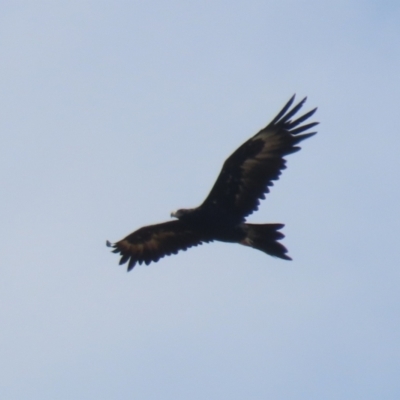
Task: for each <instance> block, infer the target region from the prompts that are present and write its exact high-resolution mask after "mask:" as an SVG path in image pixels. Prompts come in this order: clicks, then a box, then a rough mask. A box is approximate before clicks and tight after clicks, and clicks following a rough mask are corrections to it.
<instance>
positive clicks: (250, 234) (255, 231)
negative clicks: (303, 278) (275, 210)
mask: <svg viewBox="0 0 400 400" xmlns="http://www.w3.org/2000/svg"><path fill="white" fill-rule="evenodd" d="M284 226H285V225H284V224H263V225H260V224H243V225H242V228H243V231H244V232H245V233H246V237H245V238H244V239H243V240H242V241H241V242H240V244H243V245H245V246H250V247H252V248H253V249H257V250H261V251H263V252H264V253H267V254H269V255H270V256H273V257H278V258H283V259H284V260H291V258H290V257H289V256H288V255H287V254H286V253H287V252H288V251H287V249H286V247H285V246H284V245H283V244H281V243H279V242H278V240H280V239H283V238H284V237H285V235H284V234H283V233H282V232H280V231H279V229H282V228H283V227H284Z"/></svg>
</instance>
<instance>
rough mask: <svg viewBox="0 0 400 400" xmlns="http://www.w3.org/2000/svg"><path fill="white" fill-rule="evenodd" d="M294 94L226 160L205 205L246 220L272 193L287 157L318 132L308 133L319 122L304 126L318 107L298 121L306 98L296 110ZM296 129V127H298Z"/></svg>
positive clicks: (203, 205)
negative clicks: (298, 115)
mask: <svg viewBox="0 0 400 400" xmlns="http://www.w3.org/2000/svg"><path fill="white" fill-rule="evenodd" d="M294 99H295V96H293V97H292V98H291V99H290V100H289V101H288V102H287V103H286V104H285V106H284V107H283V109H282V110H281V111H280V112H279V113H278V115H277V116H276V117H275V118H274V119H273V120H272V121H271V122H270V123H269V124H268V125H267V126H266V127H265V128H264V129H262V130H261V131H260V132H258V133H257V134H256V135H254V136H253V137H252V138H250V139H249V140H248V141H247V142H245V143H244V144H243V145H241V146H240V147H239V148H238V149H237V150H236V151H235V152H234V153H233V154H232V155H231V156H230V157H229V158H228V159H227V160H226V161H225V163H224V165H223V167H222V170H221V173H220V175H219V176H218V178H217V181H216V182H215V184H214V186H213V188H212V189H211V192H210V194H209V195H208V197H207V198H206V199H205V201H204V202H203V204H202V206H201V207H203V208H215V209H219V210H221V212H224V213H228V214H230V215H231V216H232V217H235V218H237V219H239V220H243V219H244V218H245V217H246V216H247V215H249V214H251V213H252V212H254V211H256V210H257V209H258V206H259V203H260V200H261V199H264V198H265V194H266V193H269V187H271V186H273V181H275V180H278V179H279V176H280V175H281V173H282V170H283V169H285V168H286V160H285V159H284V156H286V155H288V154H291V153H294V152H296V151H298V150H300V147H298V146H296V145H297V144H298V143H300V142H301V141H303V140H305V139H307V138H309V137H311V136H312V135H314V134H315V133H316V132H306V133H304V134H302V135H299V133H302V132H305V131H308V130H309V129H311V128H312V127H314V126H315V125H317V124H318V122H311V123H308V124H306V125H301V124H302V123H303V122H304V121H306V120H308V118H310V117H311V116H312V115H313V114H314V113H315V111H316V108H315V109H313V110H311V111H309V112H307V113H306V114H304V115H302V116H300V117H299V118H297V119H295V120H293V121H292V120H291V118H292V117H294V115H295V114H296V113H297V112H298V111H299V110H300V109H301V107H302V106H303V105H304V103H305V101H306V99H307V98H304V99H303V100H302V101H300V102H299V103H298V104H297V105H296V106H294V107H293V108H292V109H290V108H291V107H292V104H293V102H294ZM295 128H296V129H295Z"/></svg>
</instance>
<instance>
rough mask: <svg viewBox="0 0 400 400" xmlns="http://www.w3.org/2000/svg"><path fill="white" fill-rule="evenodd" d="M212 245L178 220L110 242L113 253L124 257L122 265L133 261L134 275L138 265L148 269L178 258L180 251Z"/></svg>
mask: <svg viewBox="0 0 400 400" xmlns="http://www.w3.org/2000/svg"><path fill="white" fill-rule="evenodd" d="M209 241H211V240H207V238H204V237H202V235H201V234H200V233H199V232H196V231H195V230H193V229H192V228H190V227H189V226H187V225H186V224H185V223H183V222H181V221H179V220H177V221H170V222H164V223H162V224H157V225H149V226H145V227H143V228H140V229H138V230H137V231H135V232H133V233H131V234H130V235H128V236H127V237H126V238H124V239H122V240H120V241H119V242H116V243H114V244H111V243H110V242H108V241H107V246H109V247H113V248H114V250H113V253H119V254H121V260H120V262H119V263H120V264H124V263H126V262H127V261H128V260H129V263H128V271H130V270H131V269H132V268H133V267H134V266H135V264H136V263H139V264H142V263H145V264H146V265H148V264H150V263H151V262H152V261H153V262H157V261H158V260H159V259H160V258H162V257H164V256H169V255H171V254H176V253H178V251H179V250H186V249H188V248H189V247H192V246H198V245H199V244H202V242H209Z"/></svg>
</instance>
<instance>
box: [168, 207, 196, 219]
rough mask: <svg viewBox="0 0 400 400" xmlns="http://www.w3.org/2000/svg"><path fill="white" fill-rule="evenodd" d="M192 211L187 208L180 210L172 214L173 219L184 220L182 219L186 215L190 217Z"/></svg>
mask: <svg viewBox="0 0 400 400" xmlns="http://www.w3.org/2000/svg"><path fill="white" fill-rule="evenodd" d="M191 211H192V210H191V209H185V208H181V209H180V210H177V211H173V212H172V213H171V217H173V218H178V219H179V218H182V217H184V216H185V215H188V214H190V213H191Z"/></svg>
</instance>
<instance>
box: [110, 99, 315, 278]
mask: <svg viewBox="0 0 400 400" xmlns="http://www.w3.org/2000/svg"><path fill="white" fill-rule="evenodd" d="M305 100H306V99H304V100H302V101H301V102H300V103H299V104H297V105H296V106H295V107H293V108H292V109H291V110H289V109H290V107H291V106H292V104H293V101H294V96H293V97H292V98H291V99H290V100H289V102H288V103H287V104H286V105H285V106H284V107H283V109H282V110H281V111H280V112H279V114H278V115H277V116H276V117H275V118H274V119H273V120H272V121H271V122H270V124H268V125H267V126H266V127H265V128H264V129H262V130H261V131H260V132H258V133H257V134H256V135H254V136H253V137H252V138H250V139H249V140H248V141H246V142H245V143H244V144H242V145H241V146H240V147H239V148H238V149H237V150H236V151H235V152H234V153H233V154H232V155H231V156H230V157H229V158H228V159H227V160H226V161H225V163H224V165H223V167H222V170H221V173H220V175H219V177H218V179H217V181H216V182H215V184H214V186H213V188H212V189H211V191H210V193H209V195H208V196H207V198H206V199H205V201H204V202H203V203H202V204H201V205H200V206H199V207H197V208H193V209H180V210H178V211H176V212H175V213H172V214H171V216H173V217H175V218H177V219H176V220H174V221H169V222H164V223H161V224H156V225H149V226H146V227H143V228H140V229H138V230H137V231H135V232H133V233H131V234H130V235H128V236H127V237H126V238H124V239H122V240H120V241H119V242H116V243H115V244H111V243H109V242H107V245H108V246H112V247H114V250H113V252H115V253H120V254H121V260H120V264H123V263H125V262H127V261H129V263H128V271H129V270H131V269H132V268H133V267H134V266H135V264H136V263H137V262H138V263H139V264H142V263H145V264H150V262H156V261H158V260H159V259H160V258H161V257H164V256H166V255H171V254H176V253H177V252H178V251H179V250H186V249H188V248H189V247H192V246H198V245H200V244H202V243H207V242H212V241H214V240H217V241H222V242H232V243H240V244H243V245H245V246H250V247H253V248H256V249H258V250H261V251H263V252H265V253H267V254H269V255H272V256H275V257H279V258H282V259H286V260H290V259H291V258H290V257H289V256H287V254H286V253H287V250H286V248H285V247H284V246H283V245H282V244H281V243H279V242H278V240H279V239H282V238H283V237H284V235H283V234H282V233H281V232H279V229H281V228H282V227H283V226H284V225H283V224H262V225H258V224H248V223H246V222H245V219H246V217H247V216H248V215H250V214H251V213H252V212H254V211H256V210H257V209H258V206H259V203H260V200H261V199H264V198H265V194H266V193H268V192H269V187H270V186H272V185H273V181H274V180H277V179H278V178H279V176H280V174H281V171H282V170H283V169H285V168H286V166H285V164H286V161H285V159H284V158H283V157H284V156H285V155H288V154H291V153H294V152H296V151H298V150H300V147H298V146H296V145H297V144H298V143H299V142H301V141H302V140H304V139H307V138H308V137H310V136H312V135H314V134H315V132H311V133H303V132H305V131H307V130H308V129H310V128H312V127H313V126H315V125H317V124H318V123H317V122H312V123H309V124H306V125H301V124H302V123H303V122H304V121H306V120H307V119H308V118H309V117H311V116H312V115H313V114H314V112H315V111H316V109H314V110H312V111H310V112H308V113H306V114H305V115H303V116H301V117H299V118H297V119H296V120H294V121H291V118H292V117H293V116H294V115H295V114H296V113H297V112H298V111H299V109H300V108H301V107H302V105H303V104H304V102H305ZM300 133H302V134H300Z"/></svg>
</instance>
